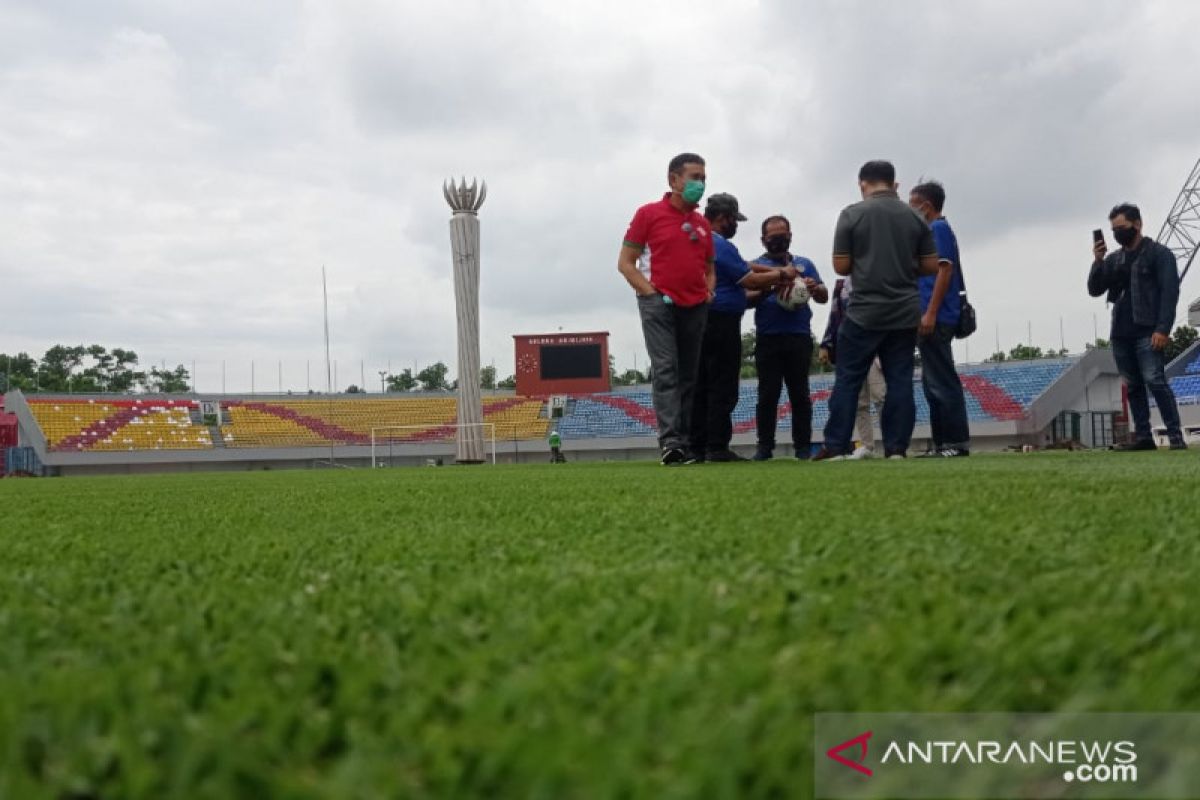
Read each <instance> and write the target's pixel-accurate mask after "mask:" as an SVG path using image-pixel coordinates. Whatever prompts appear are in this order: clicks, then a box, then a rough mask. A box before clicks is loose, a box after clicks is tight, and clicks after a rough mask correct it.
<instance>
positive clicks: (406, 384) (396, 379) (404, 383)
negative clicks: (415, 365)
mask: <svg viewBox="0 0 1200 800" xmlns="http://www.w3.org/2000/svg"><path fill="white" fill-rule="evenodd" d="M415 388H417V379H416V378H414V377H413V374H412V370H411V369H406V370H404V371H403V372H401V373H400V374H399V375H388V376H387V390H388V391H389V392H411V391H412V390H413V389H415Z"/></svg>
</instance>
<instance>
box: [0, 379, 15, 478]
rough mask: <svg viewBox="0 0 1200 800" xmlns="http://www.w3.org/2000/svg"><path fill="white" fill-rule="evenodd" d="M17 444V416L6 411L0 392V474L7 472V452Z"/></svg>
mask: <svg viewBox="0 0 1200 800" xmlns="http://www.w3.org/2000/svg"><path fill="white" fill-rule="evenodd" d="M16 446H17V418H16V416H15V415H13V414H6V413H4V395H2V394H0V476H3V475H4V473H5V454H6V451H7V450H8V448H10V447H16Z"/></svg>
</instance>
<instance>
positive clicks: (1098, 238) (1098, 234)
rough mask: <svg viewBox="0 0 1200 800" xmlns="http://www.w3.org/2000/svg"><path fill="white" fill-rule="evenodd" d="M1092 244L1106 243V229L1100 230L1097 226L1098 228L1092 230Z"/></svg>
mask: <svg viewBox="0 0 1200 800" xmlns="http://www.w3.org/2000/svg"><path fill="white" fill-rule="evenodd" d="M1092 244H1093V245H1100V244H1104V231H1102V230H1100V229H1099V228H1096V230H1094V231H1092Z"/></svg>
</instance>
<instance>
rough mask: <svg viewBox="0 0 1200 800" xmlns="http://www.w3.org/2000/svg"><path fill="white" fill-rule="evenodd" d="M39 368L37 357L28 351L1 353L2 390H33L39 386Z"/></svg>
mask: <svg viewBox="0 0 1200 800" xmlns="http://www.w3.org/2000/svg"><path fill="white" fill-rule="evenodd" d="M37 370H38V362H37V359H36V358H34V357H33V356H31V355H29V354H28V353H17V354H16V355H15V356H10V355H8V354H7V353H0V392H9V391H12V390H13V389H20V390H21V391H22V392H32V391H33V390H34V388H35V387H36V386H37Z"/></svg>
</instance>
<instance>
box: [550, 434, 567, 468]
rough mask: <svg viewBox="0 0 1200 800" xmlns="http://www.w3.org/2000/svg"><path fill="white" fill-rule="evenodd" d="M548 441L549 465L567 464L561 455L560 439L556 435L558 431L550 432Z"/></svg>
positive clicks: (565, 458) (564, 457)
mask: <svg viewBox="0 0 1200 800" xmlns="http://www.w3.org/2000/svg"><path fill="white" fill-rule="evenodd" d="M548 441H549V443H550V463H551V464H565V463H567V457H566V456H564V455H563V454H562V437H561V436H559V435H558V431H550V437H549V439H548Z"/></svg>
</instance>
